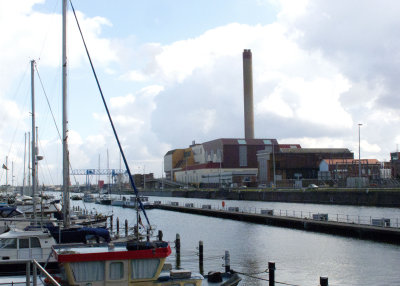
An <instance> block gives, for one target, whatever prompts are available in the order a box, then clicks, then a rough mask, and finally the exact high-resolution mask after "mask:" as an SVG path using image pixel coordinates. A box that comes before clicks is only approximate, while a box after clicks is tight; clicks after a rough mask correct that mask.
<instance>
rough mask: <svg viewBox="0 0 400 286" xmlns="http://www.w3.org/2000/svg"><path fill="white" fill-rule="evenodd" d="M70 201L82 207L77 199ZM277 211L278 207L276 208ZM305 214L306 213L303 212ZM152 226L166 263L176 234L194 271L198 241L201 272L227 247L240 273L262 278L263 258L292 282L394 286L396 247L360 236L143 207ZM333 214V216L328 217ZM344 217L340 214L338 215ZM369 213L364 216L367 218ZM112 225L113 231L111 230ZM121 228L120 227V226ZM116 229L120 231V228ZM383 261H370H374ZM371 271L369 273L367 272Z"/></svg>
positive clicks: (383, 211) (330, 209)
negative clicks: (166, 246) (159, 232)
mask: <svg viewBox="0 0 400 286" xmlns="http://www.w3.org/2000/svg"><path fill="white" fill-rule="evenodd" d="M149 201H150V202H155V201H162V202H163V203H165V204H166V203H167V202H173V201H178V202H179V203H180V204H182V205H184V204H185V203H194V205H196V204H197V205H203V204H210V205H213V206H215V207H217V206H221V202H222V201H221V200H207V199H187V198H176V197H174V198H165V197H149ZM226 204H227V206H234V205H235V206H239V207H240V208H247V209H249V208H250V206H252V207H253V209H254V207H257V208H258V209H264V208H265V209H275V210H279V209H281V210H282V212H284V210H288V211H289V212H290V211H292V212H293V210H297V211H299V210H303V211H304V212H306V209H308V210H310V211H311V212H315V213H317V212H326V213H329V214H332V213H336V214H337V213H341V214H345V213H347V214H349V217H350V218H351V219H354V218H357V216H358V215H360V216H361V217H364V216H365V217H367V214H371V215H373V216H376V217H391V218H395V217H399V214H400V211H399V210H398V209H388V208H373V207H352V206H326V205H315V204H287V203H268V202H243V201H226ZM73 205H75V206H80V207H81V208H84V204H83V203H82V202H79V201H76V202H73ZM94 207H96V209H98V210H99V211H102V212H107V213H109V212H111V211H112V213H113V215H114V219H116V218H117V217H118V218H119V219H120V220H121V221H123V220H125V219H129V217H130V216H131V215H132V213H133V210H132V209H126V208H121V207H112V206H105V205H95V204H86V208H87V209H88V210H90V209H92V208H94ZM277 212H278V211H277ZM307 213H308V212H307ZM149 215H151V217H152V221H153V223H154V224H155V225H165V226H166V227H165V228H164V229H163V232H164V238H165V240H167V241H169V242H170V244H171V248H172V254H171V256H170V257H168V258H167V262H169V263H171V264H172V265H173V267H175V264H176V256H175V252H174V247H173V246H174V241H175V239H176V234H180V238H181V264H182V266H183V267H185V268H187V269H190V270H192V271H194V272H199V265H198V254H197V253H198V249H197V248H198V245H199V241H200V240H201V241H203V243H204V272H205V273H207V272H208V271H211V270H218V269H220V270H221V265H223V263H224V261H223V259H222V257H223V256H224V250H229V251H230V256H231V268H232V269H233V270H236V271H238V272H242V273H248V274H249V273H256V272H257V273H258V272H262V273H263V274H260V275H258V277H261V278H263V279H268V274H267V273H265V269H266V268H267V266H268V262H269V261H274V262H275V263H276V265H277V267H276V268H277V270H276V272H275V275H276V281H281V282H286V283H291V284H294V285H318V283H319V277H320V276H326V277H328V278H329V285H360V286H361V285H371V286H373V285H374V286H375V285H396V283H397V281H399V279H400V276H399V273H398V271H397V267H396V266H395V265H399V263H400V260H399V259H400V258H399V257H400V247H399V246H398V245H395V244H386V243H381V242H374V241H370V240H360V239H356V238H351V237H342V236H336V235H331V234H324V233H316V232H307V231H303V230H296V229H290V228H282V227H276V226H269V225H262V224H254V223H249V222H243V221H233V220H229V219H222V218H217V217H206V216H201V215H194V214H188V213H179V212H171V211H165V210H161V209H152V210H149ZM332 216H333V215H332ZM344 217H345V216H344ZM368 217H369V216H368ZM115 225H116V224H115V223H114V231H115ZM121 229H122V228H121ZM121 232H122V231H121ZM380 260H382V261H386V262H387V264H386V263H385V264H380V263H378V264H374V261H380ZM371 273H375V274H374V275H370V274H371ZM241 276H242V278H243V283H244V285H260V286H261V285H265V283H267V282H265V281H264V280H258V279H255V278H251V277H248V276H244V275H241Z"/></svg>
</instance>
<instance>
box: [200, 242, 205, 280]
mask: <svg viewBox="0 0 400 286" xmlns="http://www.w3.org/2000/svg"><path fill="white" fill-rule="evenodd" d="M203 259H204V256H203V241H201V240H200V241H199V269H200V274H201V275H203V273H204V268H203Z"/></svg>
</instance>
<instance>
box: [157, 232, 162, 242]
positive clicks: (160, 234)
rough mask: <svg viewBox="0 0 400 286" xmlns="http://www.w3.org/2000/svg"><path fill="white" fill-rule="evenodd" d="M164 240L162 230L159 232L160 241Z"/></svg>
mask: <svg viewBox="0 0 400 286" xmlns="http://www.w3.org/2000/svg"><path fill="white" fill-rule="evenodd" d="M162 239H163V232H162V230H159V231H158V240H159V241H162Z"/></svg>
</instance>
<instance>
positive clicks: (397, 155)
mask: <svg viewBox="0 0 400 286" xmlns="http://www.w3.org/2000/svg"><path fill="white" fill-rule="evenodd" d="M390 164H391V169H392V176H393V178H395V179H400V152H392V153H390Z"/></svg>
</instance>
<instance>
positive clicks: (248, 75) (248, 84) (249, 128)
mask: <svg viewBox="0 0 400 286" xmlns="http://www.w3.org/2000/svg"><path fill="white" fill-rule="evenodd" d="M251 57H252V56H251V50H244V51H243V89H244V138H245V139H254V112H253V67H252V66H253V64H252V59H251Z"/></svg>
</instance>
